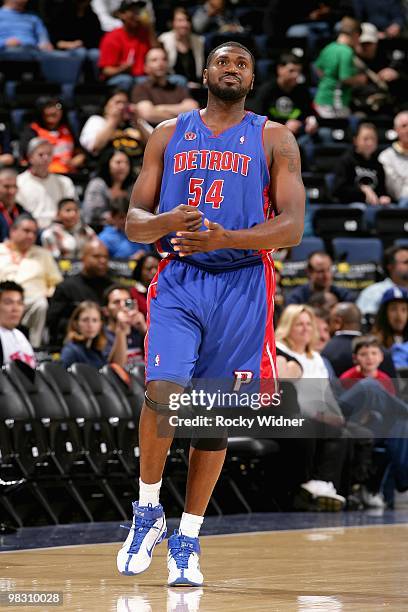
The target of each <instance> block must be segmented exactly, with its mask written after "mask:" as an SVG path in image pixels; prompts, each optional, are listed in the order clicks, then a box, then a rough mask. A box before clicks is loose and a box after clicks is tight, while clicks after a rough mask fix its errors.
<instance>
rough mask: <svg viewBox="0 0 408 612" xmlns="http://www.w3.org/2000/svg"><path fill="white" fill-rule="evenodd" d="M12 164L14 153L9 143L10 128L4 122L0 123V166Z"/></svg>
mask: <svg viewBox="0 0 408 612" xmlns="http://www.w3.org/2000/svg"><path fill="white" fill-rule="evenodd" d="M13 164H14V155H13V153H12V150H11V144H10V130H9V127H8V126H7V125H6V124H5V123H0V168H3V167H5V166H12V165H13Z"/></svg>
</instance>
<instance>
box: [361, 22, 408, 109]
mask: <svg viewBox="0 0 408 612" xmlns="http://www.w3.org/2000/svg"><path fill="white" fill-rule="evenodd" d="M379 39H380V36H379V32H378V30H377V28H376V27H375V25H374V24H373V23H362V24H361V36H360V39H359V43H358V45H357V47H356V53H357V58H356V63H357V65H358V66H360V67H361V68H362V69H363V70H367V69H369V72H367V76H368V82H367V85H365V86H361V87H357V88H355V89H354V90H353V99H354V100H355V103H356V105H360V106H361V103H363V105H364V106H366V101H367V98H368V97H369V96H372V98H373V104H372V107H373V110H376V109H377V110H378V108H380V107H381V109H382V110H384V107H385V106H386V110H389V111H390V112H392V109H391V108H390V104H391V98H395V99H396V100H398V99H403V94H404V87H405V86H406V81H407V78H408V75H407V74H406V71H405V70H404V60H403V59H402V58H398V56H397V57H395V56H394V53H392V55H389V54H388V53H387V52H386V51H384V50H382V51H381V52H379V46H378V41H379ZM360 62H363V63H362V64H361V63H360ZM375 94H377V96H376V97H377V102H376V97H375ZM378 94H382V95H383V97H384V102H382V103H381V102H380V105H381V106H380V107H376V106H375V104H377V105H378Z"/></svg>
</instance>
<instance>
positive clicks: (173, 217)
mask: <svg viewBox="0 0 408 612" xmlns="http://www.w3.org/2000/svg"><path fill="white" fill-rule="evenodd" d="M164 215H165V216H166V229H167V231H168V232H182V231H187V232H198V230H199V229H200V227H201V226H202V224H203V213H202V212H201V210H198V208H196V207H195V206H187V205H186V204H179V205H178V206H176V208H173V210H171V211H169V212H168V213H164Z"/></svg>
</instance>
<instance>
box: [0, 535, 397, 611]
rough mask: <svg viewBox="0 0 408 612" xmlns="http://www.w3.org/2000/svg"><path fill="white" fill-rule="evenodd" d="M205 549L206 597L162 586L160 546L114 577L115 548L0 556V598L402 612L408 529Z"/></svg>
mask: <svg viewBox="0 0 408 612" xmlns="http://www.w3.org/2000/svg"><path fill="white" fill-rule="evenodd" d="M201 544H202V568H203V571H204V575H205V578H206V584H205V586H204V588H203V589H194V588H192V589H189V588H178V589H175V588H173V589H168V588H167V587H166V586H165V580H166V571H165V565H166V564H165V555H166V546H165V545H160V546H158V547H157V548H156V551H155V556H154V559H153V562H152V565H151V566H150V568H149V570H148V571H147V572H146V573H145V574H142V575H141V576H139V577H126V576H120V575H118V574H117V573H116V566H115V555H116V551H117V549H118V546H119V545H118V544H96V545H82V546H81V545H78V546H68V547H60V548H49V549H39V550H27V551H20V552H5V553H2V554H1V555H0V591H1V590H2V589H3V590H8V589H11V590H35V591H63V593H64V605H63V606H62V607H44V606H43V607H41V610H50V611H52V610H54V611H55V612H57V611H58V610H69V611H72V612H79V611H84V612H85V611H86V612H94V611H95V612H96V611H98V612H105V611H109V612H162V611H164V612H198V611H200V612H229V611H234V612H237V611H238V612H241V611H248V610H251V611H252V610H253V611H255V610H256V611H257V612H263V611H268V612H287V611H288V612H318V611H319V612H349V611H350V612H351V611H353V612H354V611H358V612H377V611H383V610H385V611H393V612H394V611H395V612H403V611H404V612H406V611H408V524H402V525H385V526H384V525H380V526H373V527H346V528H343V527H338V528H322V529H304V530H296V531H275V532H266V533H252V534H239V535H228V536H213V537H203V538H202V539H201ZM11 609H12V608H11V607H8V608H6V607H4V606H2V607H1V610H11ZM14 609H16V610H25V611H27V612H29V611H31V612H32V611H33V610H36V609H39V608H35V607H18V608H14Z"/></svg>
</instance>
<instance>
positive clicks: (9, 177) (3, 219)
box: [0, 168, 25, 242]
mask: <svg viewBox="0 0 408 612" xmlns="http://www.w3.org/2000/svg"><path fill="white" fill-rule="evenodd" d="M16 193H17V172H16V171H15V170H13V169H12V168H0V242H3V240H5V239H6V238H7V237H8V235H9V230H10V226H11V224H12V223H13V221H15V220H16V219H17V217H18V216H19V215H21V213H23V212H25V210H24V208H23V207H22V206H20V204H18V203H17V202H16Z"/></svg>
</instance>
